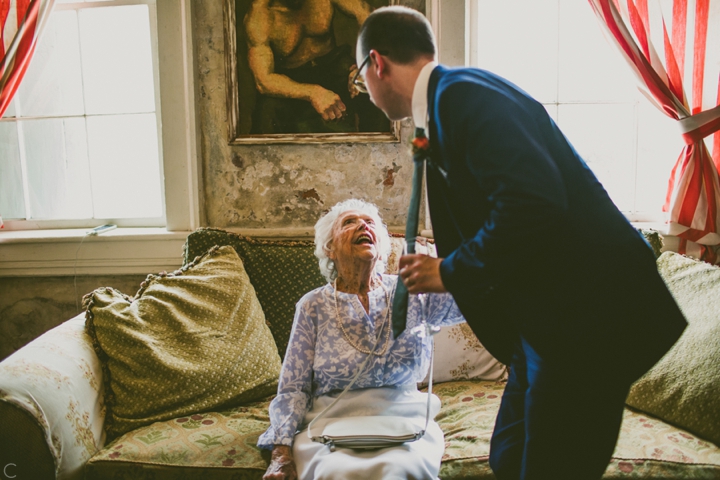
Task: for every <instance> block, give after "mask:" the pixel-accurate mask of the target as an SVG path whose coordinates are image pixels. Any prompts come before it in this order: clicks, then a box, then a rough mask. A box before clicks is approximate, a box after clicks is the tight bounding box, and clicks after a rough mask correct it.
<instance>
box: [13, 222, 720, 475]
mask: <svg viewBox="0 0 720 480" xmlns="http://www.w3.org/2000/svg"><path fill="white" fill-rule="evenodd" d="M645 233H648V232H645ZM647 238H648V240H650V241H651V243H652V244H653V246H654V248H655V250H656V254H657V255H658V259H657V261H658V269H659V271H660V272H661V274H662V275H663V277H664V278H665V280H666V282H667V283H668V285H669V287H670V289H671V291H672V292H673V294H674V295H675V297H676V299H677V300H678V303H679V304H680V306H681V307H682V309H683V312H684V313H685V314H686V316H687V318H688V321H689V325H690V326H689V327H688V329H687V331H686V332H685V333H684V334H683V337H682V338H681V340H680V341H679V342H678V344H676V346H675V347H674V348H673V350H671V351H670V352H669V353H668V354H667V355H666V356H665V357H664V358H663V359H662V360H661V361H660V362H659V363H658V364H657V365H656V366H655V367H654V368H653V370H651V371H650V372H649V373H648V374H647V375H646V376H645V377H643V378H642V379H641V380H640V381H638V382H637V383H636V385H635V386H634V387H633V389H632V390H631V394H630V396H629V397H628V401H627V403H628V406H627V408H626V411H625V416H624V420H623V424H622V430H621V433H620V437H619V440H618V443H617V447H616V449H615V452H614V453H613V457H612V460H611V462H610V464H609V465H608V468H607V470H606V472H605V475H604V476H603V478H604V479H608V480H609V479H630V478H641V479H680V478H683V479H684V478H693V479H696V478H697V479H719V478H720V447H719V446H718V445H719V444H720V433H719V432H720V321H719V320H718V318H720V268H718V267H714V266H711V265H708V264H706V263H703V262H700V261H698V260H695V259H692V258H689V257H685V256H682V255H679V254H677V253H673V252H662V253H661V251H660V249H661V245H660V237H659V236H658V235H657V234H656V233H653V232H650V233H649V234H648V237H647ZM402 243H403V239H402V238H401V237H398V236H395V237H394V238H393V253H392V254H391V255H390V259H389V262H388V271H389V272H392V271H393V269H394V268H397V257H398V255H399V252H401V251H402ZM426 248H427V249H428V252H429V253H432V244H431V243H428V244H426ZM589 254H590V252H589ZM236 259H237V260H236ZM223 269H225V270H223ZM218 272H225V273H218ZM227 272H231V273H230V274H228V273H227ZM238 272H239V273H238ZM236 273H237V274H238V275H237V278H235V274H236ZM228 278H230V280H227V279H228ZM233 282H236V283H233ZM323 283H324V280H323V278H322V277H321V276H320V274H319V271H318V268H317V262H316V260H315V257H314V256H313V245H312V243H311V242H308V241H290V240H274V241H268V240H259V239H252V238H246V237H243V236H240V235H237V234H234V233H231V232H227V231H223V230H219V229H212V228H205V229H200V230H198V231H196V232H193V233H192V234H190V235H189V236H188V239H187V242H186V245H185V248H184V252H183V267H182V268H181V269H180V270H178V271H177V272H171V273H165V272H162V273H161V274H155V275H149V276H148V278H147V280H146V281H145V282H143V284H142V285H141V286H140V288H139V291H138V292H137V294H136V295H135V296H129V295H125V294H123V293H122V292H117V291H115V290H114V289H112V288H111V287H106V288H101V289H98V290H96V291H95V292H92V293H91V294H89V295H87V296H86V299H85V302H84V306H85V312H84V313H83V314H81V315H78V316H77V317H75V318H72V319H70V320H68V321H66V322H65V323H63V324H61V325H59V326H58V327H56V328H54V329H52V330H50V331H48V332H46V333H45V334H43V335H42V336H40V337H38V338H37V339H35V340H34V341H32V342H31V343H29V344H28V345H26V346H25V347H23V348H22V349H20V350H19V351H17V352H16V353H14V354H13V355H11V356H10V357H8V358H7V359H5V360H4V361H3V362H1V363H0V425H2V428H1V429H0V478H18V479H21V478H61V479H73V478H88V479H105V478H113V479H157V480H160V479H195V478H203V479H216V478H217V479H259V478H261V477H262V475H263V473H264V471H265V469H266V467H267V465H268V461H269V455H268V452H267V451H261V450H260V449H258V448H257V447H256V445H255V444H256V441H257V438H258V436H259V435H260V434H261V433H262V432H263V431H264V430H265V429H266V428H267V426H268V425H269V421H268V410H267V409H268V405H269V402H270V400H271V399H272V392H273V389H274V388H275V387H276V380H277V375H278V372H279V366H280V362H281V358H282V355H283V354H284V352H285V348H286V346H287V342H288V338H289V335H290V328H291V325H292V317H293V311H294V305H295V302H297V300H298V299H299V298H300V296H302V294H303V293H304V292H307V291H309V290H311V289H312V288H315V287H317V286H320V285H322V284H323ZM189 285H191V286H192V287H190V286H189ZM198 292H199V293H198ZM235 292H239V293H237V295H236V294H235ZM233 295H235V296H233ZM238 295H239V296H238ZM195 298H201V299H202V301H199V302H195V303H193V304H192V305H190V306H188V305H186V303H187V302H190V303H192V300H193V299H195ZM189 299H190V300H189ZM237 305H240V307H237ZM236 307H237V308H236ZM230 310H232V311H230ZM163 312H165V313H163ZM168 312H169V313H168ZM249 317H252V318H253V319H254V320H252V322H249V321H248V320H247V318H249ZM178 318H182V319H183V320H182V322H181V323H177V319H178ZM198 318H201V320H202V322H206V323H202V325H200V324H198V323H193V322H197V321H198ZM258 319H260V320H258ZM166 321H167V322H170V324H169V326H165V327H164V328H165V330H162V331H159V332H158V331H157V330H156V329H155V326H156V324H158V323H162V322H166ZM229 321H232V322H233V323H232V325H233V328H232V332H230V331H228V329H223V328H224V327H223V325H224V324H225V323H227V322H229ZM173 322H175V323H173ZM212 322H215V323H214V324H212ZM253 322H254V323H253ZM210 324H212V325H210ZM248 325H250V326H248ZM446 328H448V327H446ZM116 329H121V330H122V331H121V332H120V333H117V331H116ZM123 329H124V330H123ZM179 330H183V332H184V333H183V334H182V335H181V336H179V338H175V337H173V338H174V340H168V343H172V342H174V341H176V340H177V341H180V342H181V347H180V348H179V349H177V348H176V349H175V350H172V349H169V347H167V345H166V343H165V341H164V340H163V341H160V342H158V341H157V340H158V338H160V339H166V338H169V337H172V336H173V335H174V333H175V332H177V331H179ZM108 332H110V334H111V336H110V337H108V336H107V335H108ZM218 332H221V333H218ZM619 334H621V332H619ZM112 335H115V337H112ZM158 335H159V337H158ZM108 338H111V340H109V339H108ZM198 339H200V340H198ZM183 342H184V343H183ZM268 342H270V345H271V348H268V347H267V345H268ZM435 350H436V363H435V366H436V371H435V385H434V389H433V391H434V393H435V394H437V395H438V397H439V398H440V399H441V403H442V408H441V410H440V413H439V414H438V416H437V417H436V420H437V422H438V424H439V425H440V427H441V428H442V430H443V432H444V434H445V441H446V446H445V453H444V455H443V460H442V467H441V470H440V478H442V479H492V478H494V476H493V474H492V471H491V470H490V468H489V466H488V454H489V441H490V435H491V433H492V429H493V424H494V421H495V416H496V414H497V410H498V407H499V405H500V400H501V398H502V394H503V389H504V379H505V378H506V369H505V367H504V366H503V365H501V364H500V363H499V362H497V361H496V360H495V359H494V358H492V356H491V355H489V353H487V352H486V351H484V349H483V348H482V346H481V345H480V344H479V343H478V342H477V340H476V339H474V336H473V335H472V334H471V333H469V330H468V328H467V326H466V325H465V326H463V325H459V326H455V327H452V329H448V330H447V331H444V332H441V334H440V335H438V337H437V339H436V345H435ZM193 351H195V353H194V354H191V353H188V352H193ZM127 352H131V353H128V354H127V355H126V358H124V359H122V362H124V363H122V362H121V363H118V358H119V357H122V356H123V355H125V353H127ZM183 355H186V356H185V357H183ZM193 355H194V356H193ZM608 355H612V346H610V345H609V346H608ZM598 361H602V359H599V360H598ZM178 363H180V364H182V365H183V366H182V368H179V369H178V368H177V365H175V364H178ZM128 366H129V367H128ZM125 367H128V368H127V370H123V368H125ZM166 370H167V371H168V372H170V373H166ZM218 372H219V373H218ZM124 376H125V377H129V378H131V380H130V381H129V382H130V383H127V382H126V383H125V384H121V383H120V382H122V381H123V377H124ZM165 376H166V377H167V378H165ZM167 379H169V380H167ZM143 381H144V383H142V382H143ZM127 405H131V407H132V408H129V409H126V410H123V408H125V407H126V406H127ZM133 409H135V410H133ZM557 468H558V470H559V471H560V470H561V469H562V468H563V452H561V451H559V452H557ZM3 475H4V476H3ZM549 480H550V479H549Z"/></svg>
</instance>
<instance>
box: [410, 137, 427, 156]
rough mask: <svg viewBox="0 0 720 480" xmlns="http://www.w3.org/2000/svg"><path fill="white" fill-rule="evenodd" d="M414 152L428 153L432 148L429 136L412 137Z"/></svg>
mask: <svg viewBox="0 0 720 480" xmlns="http://www.w3.org/2000/svg"><path fill="white" fill-rule="evenodd" d="M412 147H413V154H414V155H417V154H420V153H423V154H426V155H427V153H428V151H429V150H430V140H428V138H427V137H415V138H413V139H412Z"/></svg>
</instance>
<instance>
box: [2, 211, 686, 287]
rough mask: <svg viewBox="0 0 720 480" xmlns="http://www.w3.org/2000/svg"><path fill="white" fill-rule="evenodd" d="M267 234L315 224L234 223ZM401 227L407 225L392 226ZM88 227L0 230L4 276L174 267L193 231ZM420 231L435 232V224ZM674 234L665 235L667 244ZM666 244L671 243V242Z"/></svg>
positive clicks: (306, 235) (307, 231)
mask: <svg viewBox="0 0 720 480" xmlns="http://www.w3.org/2000/svg"><path fill="white" fill-rule="evenodd" d="M633 226H635V227H636V228H648V229H655V230H658V231H660V233H661V234H665V233H666V232H667V225H665V224H663V223H659V222H658V223H650V222H633ZM228 230H229V231H233V232H235V233H239V234H241V235H247V236H251V237H258V238H265V239H272V238H275V239H289V238H293V239H303V240H312V238H313V230H312V228H295V229H292V228H289V229H288V228H286V229H233V228H229V229H228ZM390 230H391V231H396V232H402V231H403V230H404V229H403V228H402V227H391V228H390ZM86 231H87V229H84V228H83V229H59V230H16V231H0V277H13V276H67V275H70V276H72V275H134V274H142V275H146V274H149V273H158V272H162V271H168V272H169V271H173V270H176V269H177V268H179V267H180V266H181V265H182V254H183V251H182V249H183V245H184V244H185V239H186V238H187V236H188V235H189V234H190V233H191V232H185V231H181V232H169V231H167V230H166V229H164V228H117V229H115V230H112V231H109V232H107V233H103V234H101V235H95V236H86V235H85V232H86ZM421 235H422V236H424V237H428V238H432V237H433V235H432V230H423V231H422V232H421ZM673 239H674V237H668V236H666V237H665V241H666V247H670V248H671V247H672V245H669V244H671V243H672V240H673ZM666 249H667V248H666Z"/></svg>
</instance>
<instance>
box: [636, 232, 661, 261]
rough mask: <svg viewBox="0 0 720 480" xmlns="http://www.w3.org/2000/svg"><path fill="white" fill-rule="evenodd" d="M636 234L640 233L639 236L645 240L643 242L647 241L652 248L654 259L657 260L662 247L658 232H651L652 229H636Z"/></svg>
mask: <svg viewBox="0 0 720 480" xmlns="http://www.w3.org/2000/svg"><path fill="white" fill-rule="evenodd" d="M638 232H640V235H642V236H643V237H644V238H645V241H647V242H648V243H649V244H650V246H651V247H652V249H653V253H654V254H655V258H658V257H659V256H660V255H661V254H662V249H663V246H664V245H663V239H662V235H660V232H658V231H657V230H653V229H652V228H638Z"/></svg>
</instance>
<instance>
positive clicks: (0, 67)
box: [0, 0, 55, 228]
mask: <svg viewBox="0 0 720 480" xmlns="http://www.w3.org/2000/svg"><path fill="white" fill-rule="evenodd" d="M54 3H55V0H0V27H2V28H1V29H0V117H2V116H3V115H4V114H5V111H6V110H7V108H8V107H9V106H10V101H11V100H12V98H13V95H15V92H16V91H17V89H18V87H19V86H20V82H21V81H22V79H23V76H24V75H25V71H26V70H27V68H28V65H29V64H30V59H31V58H32V56H33V52H34V51H35V45H37V40H38V38H39V36H40V32H41V31H42V29H43V27H44V26H45V24H46V23H47V19H48V18H49V17H50V12H51V10H52V7H53V4H54ZM2 227H3V221H2V217H0V228H2Z"/></svg>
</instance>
